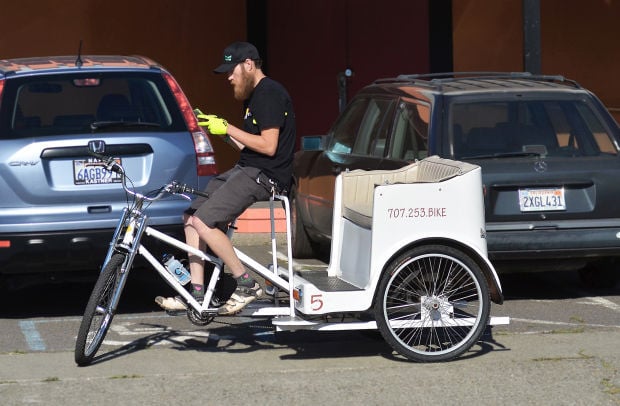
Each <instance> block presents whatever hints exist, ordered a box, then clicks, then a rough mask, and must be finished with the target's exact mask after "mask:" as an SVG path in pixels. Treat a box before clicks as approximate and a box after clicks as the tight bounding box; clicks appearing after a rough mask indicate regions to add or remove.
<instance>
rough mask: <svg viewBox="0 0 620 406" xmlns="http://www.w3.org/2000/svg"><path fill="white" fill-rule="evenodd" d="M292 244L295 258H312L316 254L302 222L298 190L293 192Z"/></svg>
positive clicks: (293, 189)
mask: <svg viewBox="0 0 620 406" xmlns="http://www.w3.org/2000/svg"><path fill="white" fill-rule="evenodd" d="M291 243H292V245H293V246H292V250H293V257H295V258H312V257H313V256H314V254H315V252H314V251H315V250H314V246H313V244H312V242H311V241H310V237H308V233H307V232H306V229H305V227H304V224H303V222H302V221H301V216H300V214H299V204H298V202H297V190H296V189H295V187H293V188H292V190H291Z"/></svg>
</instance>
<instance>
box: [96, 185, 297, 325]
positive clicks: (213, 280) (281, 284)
mask: <svg viewBox="0 0 620 406" xmlns="http://www.w3.org/2000/svg"><path fill="white" fill-rule="evenodd" d="M275 200H280V201H282V202H283V204H284V210H285V213H286V235H287V246H288V259H289V260H288V273H287V275H292V266H293V261H292V256H293V255H292V248H291V241H290V238H291V237H290V236H291V233H290V205H289V200H288V198H287V197H286V196H283V195H278V194H273V195H272V196H271V198H270V201H269V202H270V211H271V221H272V233H271V234H272V255H273V259H272V263H273V270H270V269H268V268H267V267H265V266H264V265H262V264H260V263H258V262H257V261H256V260H254V259H253V258H251V257H250V256H248V255H247V254H245V253H244V252H242V251H240V250H239V249H238V248H234V250H235V253H236V254H237V256H238V257H239V259H240V260H241V262H242V263H244V264H245V265H246V266H248V267H250V268H251V269H252V270H253V271H255V272H256V273H258V274H259V275H261V276H262V277H263V278H265V279H268V280H269V281H270V282H271V283H272V284H273V285H274V286H275V287H277V288H278V289H281V290H283V291H285V292H288V293H289V303H290V305H289V306H288V307H283V306H275V307H262V308H260V309H257V310H256V311H255V312H254V313H253V314H252V316H278V315H290V316H294V314H295V300H294V298H293V292H294V289H293V282H294V280H293V278H288V279H289V280H287V279H284V278H282V277H280V275H279V274H280V273H281V272H282V268H281V267H280V268H279V267H278V261H277V251H276V238H275V233H274V231H273V229H274V224H273V222H274V215H273V213H274V202H275ZM126 210H127V209H126ZM136 218H140V219H142V222H141V224H134V223H135V222H136V221H135V220H132V222H131V223H130V224H129V226H128V227H127V230H126V231H125V234H124V236H123V240H122V243H121V244H120V245H121V246H123V247H125V248H126V249H127V250H128V252H129V254H130V255H129V256H128V259H127V260H126V264H125V265H124V267H123V268H124V269H126V267H127V265H128V264H130V263H133V260H134V257H135V255H136V254H138V255H141V256H142V257H143V258H144V259H145V260H146V261H147V262H148V263H149V264H151V266H152V267H153V268H154V269H155V270H156V271H157V272H158V273H159V275H160V276H161V277H162V278H164V279H165V280H166V281H167V282H168V284H170V286H172V288H173V289H174V290H175V291H176V292H177V293H178V294H179V295H180V296H182V297H183V298H184V299H185V300H186V301H187V303H188V304H189V305H190V306H191V307H192V308H193V309H194V310H195V311H197V312H199V313H203V312H207V313H213V314H217V308H210V307H209V305H210V303H211V298H212V296H213V294H214V292H215V285H216V284H217V281H218V279H219V276H220V273H221V271H222V265H223V264H222V261H221V260H220V259H219V258H214V257H211V256H209V255H208V254H206V253H205V252H203V251H200V250H198V249H196V248H194V247H191V246H190V245H188V244H186V243H184V242H182V241H179V240H177V239H176V238H174V237H171V236H169V235H167V234H164V233H162V232H160V231H158V230H156V229H154V228H153V227H151V226H145V224H146V220H147V217H146V215H143V214H140V215H139V216H138V217H136ZM125 219H126V214H125V215H124V216H123V217H122V219H121V221H120V223H119V226H118V227H117V230H116V232H115V237H114V238H113V241H116V240H117V237H118V235H119V234H120V230H121V229H122V227H123V224H124V222H125ZM141 228H144V230H142V229H141ZM230 230H231V231H230V232H229V237H231V235H232V230H234V226H233V227H231V228H230ZM142 233H144V234H146V235H148V236H150V237H152V238H155V239H157V240H159V241H162V242H164V243H166V244H168V245H170V246H173V247H176V248H178V249H180V250H182V251H185V252H187V253H188V254H192V255H195V256H197V257H199V258H201V259H202V260H204V261H205V262H211V263H213V264H214V265H215V267H214V270H213V272H212V274H211V277H210V278H209V282H208V284H207V287H206V289H205V298H204V301H203V303H202V304H200V303H199V302H198V301H197V300H196V299H194V297H193V296H192V295H191V294H190V293H189V292H188V291H187V289H185V288H184V287H183V285H181V284H180V283H179V281H178V280H177V279H176V278H175V277H174V276H172V275H171V274H170V273H169V272H168V271H167V270H166V268H165V267H164V266H163V265H162V264H161V262H160V261H159V260H157V258H155V256H153V254H152V253H151V252H150V251H149V250H148V249H147V248H146V247H145V246H144V245H142V243H140V245H139V247H137V250H136V249H135V248H131V247H132V245H133V242H134V241H135V239H136V235H141V234H142ZM111 252H112V251H111ZM111 252H110V253H108V258H107V259H106V261H105V262H107V261H108V260H109V258H110V257H111ZM130 261H131V262H130Z"/></svg>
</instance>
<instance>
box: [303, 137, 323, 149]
mask: <svg viewBox="0 0 620 406" xmlns="http://www.w3.org/2000/svg"><path fill="white" fill-rule="evenodd" d="M326 139H327V136H326V135H306V136H304V137H301V149H302V151H322V150H324V149H325V146H326V145H325V143H326Z"/></svg>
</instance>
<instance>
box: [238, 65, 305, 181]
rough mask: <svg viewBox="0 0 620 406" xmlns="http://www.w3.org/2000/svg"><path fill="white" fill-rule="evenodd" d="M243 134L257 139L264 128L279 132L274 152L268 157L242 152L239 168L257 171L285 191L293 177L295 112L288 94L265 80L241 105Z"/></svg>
mask: <svg viewBox="0 0 620 406" xmlns="http://www.w3.org/2000/svg"><path fill="white" fill-rule="evenodd" d="M243 112H244V116H243V130H244V131H246V132H248V133H250V134H257V135H260V133H261V130H263V129H265V128H279V129H280V135H279V138H278V148H277V149H276V153H275V155H274V156H268V155H265V154H261V153H258V152H256V151H253V150H251V149H250V148H247V147H246V148H244V149H242V150H241V155H240V157H239V165H241V166H251V167H255V168H258V169H260V170H261V171H263V173H264V174H265V175H267V176H268V177H269V178H271V179H273V180H275V181H276V182H278V185H280V186H281V187H288V185H289V184H290V182H291V178H292V176H293V154H294V150H295V137H296V135H295V134H296V133H295V112H294V111H293V103H292V101H291V97H290V96H289V94H288V92H287V91H286V89H285V88H284V86H282V85H281V84H280V83H278V82H276V81H275V80H273V79H271V78H269V77H265V78H263V79H262V80H261V81H260V82H258V85H256V87H255V88H254V91H253V92H252V94H251V95H250V97H249V99H248V100H246V101H245V102H244V103H243Z"/></svg>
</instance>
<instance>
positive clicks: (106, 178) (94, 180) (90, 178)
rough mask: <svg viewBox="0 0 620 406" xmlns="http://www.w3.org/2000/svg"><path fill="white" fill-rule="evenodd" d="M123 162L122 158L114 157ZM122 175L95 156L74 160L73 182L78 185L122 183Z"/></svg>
mask: <svg viewBox="0 0 620 406" xmlns="http://www.w3.org/2000/svg"><path fill="white" fill-rule="evenodd" d="M114 160H115V161H116V162H118V163H119V164H121V159H120V158H114ZM120 182H121V175H120V174H118V173H116V172H112V171H109V170H108V169H107V168H106V165H105V164H104V163H103V162H102V161H100V160H98V159H95V158H89V159H76V160H74V161H73V183H74V184H76V185H99V184H105V183H120Z"/></svg>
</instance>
